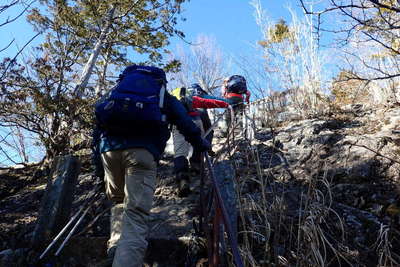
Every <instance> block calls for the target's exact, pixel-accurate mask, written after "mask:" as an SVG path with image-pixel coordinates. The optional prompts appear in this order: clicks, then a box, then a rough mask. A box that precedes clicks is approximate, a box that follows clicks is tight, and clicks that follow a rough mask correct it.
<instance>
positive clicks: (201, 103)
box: [193, 96, 229, 108]
mask: <svg viewBox="0 0 400 267" xmlns="http://www.w3.org/2000/svg"><path fill="white" fill-rule="evenodd" d="M228 106H229V104H228V103H227V102H225V101H221V100H218V99H209V98H201V97H199V96H193V108H227V107H228Z"/></svg>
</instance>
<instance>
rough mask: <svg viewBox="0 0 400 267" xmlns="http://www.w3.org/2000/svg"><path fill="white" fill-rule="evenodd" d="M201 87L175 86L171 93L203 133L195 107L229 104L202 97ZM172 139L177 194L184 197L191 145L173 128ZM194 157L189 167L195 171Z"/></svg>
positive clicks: (196, 160) (221, 100) (219, 106)
mask: <svg viewBox="0 0 400 267" xmlns="http://www.w3.org/2000/svg"><path fill="white" fill-rule="evenodd" d="M200 89H201V87H200V86H199V85H198V84H193V85H192V86H190V87H188V88H185V87H182V88H176V89H175V90H174V91H173V92H172V95H174V96H175V97H177V98H179V100H180V101H181V103H182V104H183V105H184V106H185V108H186V111H187V114H188V115H189V116H190V117H191V118H192V120H193V122H194V123H195V124H196V125H197V127H199V128H200V130H201V132H202V134H204V127H203V123H202V120H201V111H199V110H197V109H209V108H227V107H229V104H228V103H227V102H226V101H224V100H223V99H218V98H205V97H202V92H201V90H202V89H201V90H200ZM172 134H173V141H174V171H175V175H176V179H177V181H178V183H179V192H178V194H179V196H180V197H185V196H187V195H188V194H189V192H190V187H189V184H190V179H189V177H190V173H189V160H188V157H189V154H190V151H191V145H190V144H189V143H188V142H187V141H186V140H185V138H184V137H183V135H182V134H181V133H180V132H179V131H178V129H176V128H174V129H173V130H172ZM195 154H196V155H195V157H191V158H190V165H191V169H192V170H193V171H195V172H197V171H199V168H200V157H199V155H198V154H197V153H195ZM192 156H193V153H192Z"/></svg>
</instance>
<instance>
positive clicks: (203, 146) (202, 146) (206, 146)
mask: <svg viewBox="0 0 400 267" xmlns="http://www.w3.org/2000/svg"><path fill="white" fill-rule="evenodd" d="M197 148H198V150H199V151H200V152H206V151H208V150H210V149H211V144H210V142H209V141H208V140H207V139H204V138H202V139H201V144H200V145H199V146H198V147H197Z"/></svg>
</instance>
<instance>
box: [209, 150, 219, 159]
mask: <svg viewBox="0 0 400 267" xmlns="http://www.w3.org/2000/svg"><path fill="white" fill-rule="evenodd" d="M208 155H209V156H210V157H215V156H216V155H217V153H215V152H214V151H213V150H212V149H210V150H208Z"/></svg>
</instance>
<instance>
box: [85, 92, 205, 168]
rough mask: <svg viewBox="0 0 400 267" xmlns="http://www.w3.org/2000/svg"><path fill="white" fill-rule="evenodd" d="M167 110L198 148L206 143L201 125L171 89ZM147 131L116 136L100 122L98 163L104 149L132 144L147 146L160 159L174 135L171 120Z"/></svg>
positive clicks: (95, 139) (96, 145)
mask: <svg viewBox="0 0 400 267" xmlns="http://www.w3.org/2000/svg"><path fill="white" fill-rule="evenodd" d="M164 112H165V115H166V116H167V122H168V123H169V124H174V125H176V126H177V128H178V130H179V131H180V132H181V133H182V135H183V136H185V139H186V141H188V142H189V143H190V144H191V145H192V146H193V147H195V148H196V147H199V146H201V145H202V138H201V131H200V129H199V128H198V127H197V126H196V125H195V124H194V123H193V121H192V120H191V118H190V117H189V116H188V115H187V111H186V109H185V108H184V106H183V105H182V103H181V102H180V101H179V100H178V99H176V98H175V97H174V96H172V95H170V94H169V93H167V92H166V94H165V102H164ZM145 132H146V133H145V134H143V133H142V134H139V133H135V132H134V131H132V132H131V133H129V135H126V136H112V135H109V134H107V133H106V132H105V131H104V130H102V129H101V128H100V127H99V125H96V128H95V130H94V132H93V144H92V146H93V149H94V161H95V164H96V165H97V164H98V163H99V161H100V154H101V153H104V152H107V151H113V150H123V149H128V148H145V149H147V150H148V151H149V152H150V153H151V154H153V156H154V159H155V160H156V161H158V160H159V159H160V157H161V154H162V153H163V152H164V149H165V146H166V143H167V141H168V139H169V137H170V130H169V128H168V124H166V125H165V126H163V127H161V128H158V129H148V131H145Z"/></svg>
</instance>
